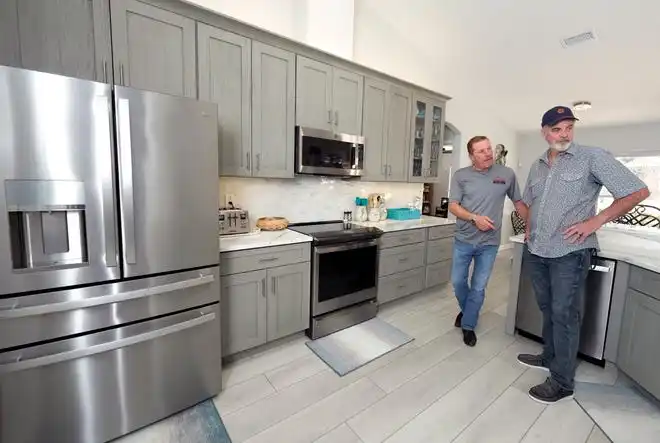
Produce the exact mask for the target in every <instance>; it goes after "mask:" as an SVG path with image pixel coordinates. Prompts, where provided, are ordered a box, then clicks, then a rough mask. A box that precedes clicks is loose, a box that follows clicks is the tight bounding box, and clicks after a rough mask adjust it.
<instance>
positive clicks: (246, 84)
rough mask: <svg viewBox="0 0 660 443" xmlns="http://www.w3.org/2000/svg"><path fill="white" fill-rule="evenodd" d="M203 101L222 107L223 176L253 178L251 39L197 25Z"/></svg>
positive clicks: (200, 92)
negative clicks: (251, 176)
mask: <svg viewBox="0 0 660 443" xmlns="http://www.w3.org/2000/svg"><path fill="white" fill-rule="evenodd" d="M197 45H198V46H197V47H198V51H199V98H200V99H202V100H207V101H210V102H213V103H217V104H218V131H219V134H218V141H219V144H220V148H219V149H220V155H219V156H218V161H219V162H220V164H219V170H220V175H237V176H250V175H251V171H252V170H253V169H254V168H253V166H252V162H251V141H250V137H251V128H250V114H251V110H250V71H251V67H250V66H251V56H250V46H251V45H250V40H249V39H248V38H245V37H242V36H240V35H236V34H232V33H231V32H227V31H223V30H221V29H218V28H213V27H211V26H207V25H205V24H203V23H199V24H198V25H197Z"/></svg>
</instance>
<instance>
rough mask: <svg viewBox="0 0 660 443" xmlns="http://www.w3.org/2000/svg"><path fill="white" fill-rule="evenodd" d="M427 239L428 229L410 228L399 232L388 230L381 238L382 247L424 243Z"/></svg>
mask: <svg viewBox="0 0 660 443" xmlns="http://www.w3.org/2000/svg"><path fill="white" fill-rule="evenodd" d="M424 241H426V229H410V230H407V231H399V232H386V233H385V234H383V236H382V237H381V238H380V248H381V249H386V248H393V247H396V246H403V245H409V244H412V243H422V242H424Z"/></svg>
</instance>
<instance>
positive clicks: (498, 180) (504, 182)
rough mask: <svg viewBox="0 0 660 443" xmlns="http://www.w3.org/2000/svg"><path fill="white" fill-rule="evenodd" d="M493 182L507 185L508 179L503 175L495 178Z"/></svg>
mask: <svg viewBox="0 0 660 443" xmlns="http://www.w3.org/2000/svg"><path fill="white" fill-rule="evenodd" d="M493 183H496V184H498V185H506V180H505V179H503V178H502V177H496V178H495V180H493Z"/></svg>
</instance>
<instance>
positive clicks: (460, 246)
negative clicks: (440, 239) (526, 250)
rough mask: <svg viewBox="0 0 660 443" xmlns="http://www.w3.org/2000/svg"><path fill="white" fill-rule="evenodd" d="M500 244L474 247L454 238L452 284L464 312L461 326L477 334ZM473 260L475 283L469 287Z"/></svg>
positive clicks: (472, 282) (473, 281) (473, 279)
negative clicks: (475, 331)
mask: <svg viewBox="0 0 660 443" xmlns="http://www.w3.org/2000/svg"><path fill="white" fill-rule="evenodd" d="M498 249H499V247H498V246H497V245H472V244H470V243H465V242H462V241H459V240H456V239H454V257H453V263H452V266H451V282H452V284H453V285H454V293H455V294H456V299H457V300H458V306H459V307H460V308H461V312H462V313H463V323H462V325H461V327H462V328H463V329H468V330H472V331H474V330H475V328H476V327H477V321H478V320H479V311H481V306H482V305H483V304H484V298H485V296H486V285H487V284H488V279H489V278H490V274H491V272H492V271H493V265H494V264H495V258H496V257H497V251H498ZM472 260H474V269H473V270H472V281H471V283H470V284H469V285H468V275H469V271H470V264H471V263H472Z"/></svg>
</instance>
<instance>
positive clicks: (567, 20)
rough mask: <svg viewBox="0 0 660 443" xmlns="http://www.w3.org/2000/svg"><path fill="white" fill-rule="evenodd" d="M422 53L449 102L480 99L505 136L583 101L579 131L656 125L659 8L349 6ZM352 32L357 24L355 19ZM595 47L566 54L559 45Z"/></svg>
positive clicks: (423, 1) (496, 1) (522, 1)
mask: <svg viewBox="0 0 660 443" xmlns="http://www.w3.org/2000/svg"><path fill="white" fill-rule="evenodd" d="M355 2H356V7H357V6H358V3H368V4H370V6H373V9H371V10H372V12H373V13H374V14H378V15H379V16H380V18H381V19H383V20H386V21H387V22H388V26H389V27H391V28H392V29H393V30H396V32H398V33H401V36H402V38H406V40H407V41H408V42H410V44H412V45H415V46H416V47H415V48H411V50H414V52H416V53H417V54H424V55H425V56H426V57H428V59H429V61H431V63H432V64H433V66H434V68H435V69H437V70H439V71H442V72H441V73H440V72H439V74H440V75H441V76H442V77H443V78H444V82H443V83H446V85H447V90H445V91H440V92H445V93H447V94H449V95H452V96H454V97H458V96H459V95H461V94H468V95H470V96H471V97H472V98H473V99H476V98H478V100H479V101H480V102H483V106H484V107H485V108H487V109H488V110H489V111H490V112H493V113H494V114H497V116H498V117H499V119H500V120H502V121H503V123H505V124H507V125H508V126H510V127H511V128H512V129H516V130H524V129H535V128H538V127H539V124H540V123H539V122H540V116H541V114H542V113H543V111H545V110H546V109H548V108H549V107H552V106H554V105H557V104H570V103H572V102H573V101H577V100H589V101H591V102H592V103H593V108H592V109H591V110H590V111H587V112H586V113H583V114H581V115H580V117H581V120H582V123H583V124H585V125H601V124H610V123H626V122H638V121H648V120H658V119H660V26H658V24H657V23H658V17H660V2H658V1H654V0H579V1H575V0H555V1H552V2H549V1H548V2H540V1H530V0H488V1H485V0H441V1H440V0H410V1H409V2H406V3H405V5H406V6H405V9H406V10H403V8H402V2H401V1H400V0H377V1H376V0H355ZM355 25H356V27H357V26H360V22H359V17H356V23H355ZM588 30H593V31H594V32H595V33H596V36H597V40H596V41H589V42H586V43H584V44H581V45H578V46H574V47H572V48H569V49H564V48H563V47H562V46H561V44H560V40H561V39H562V38H564V37H568V36H571V35H575V34H579V33H581V32H584V31H588Z"/></svg>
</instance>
